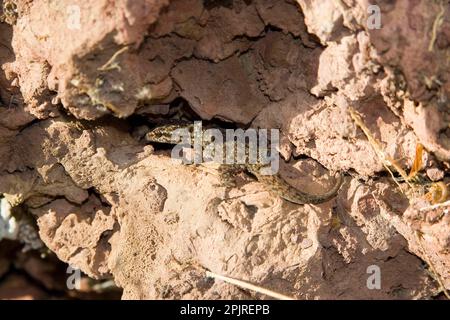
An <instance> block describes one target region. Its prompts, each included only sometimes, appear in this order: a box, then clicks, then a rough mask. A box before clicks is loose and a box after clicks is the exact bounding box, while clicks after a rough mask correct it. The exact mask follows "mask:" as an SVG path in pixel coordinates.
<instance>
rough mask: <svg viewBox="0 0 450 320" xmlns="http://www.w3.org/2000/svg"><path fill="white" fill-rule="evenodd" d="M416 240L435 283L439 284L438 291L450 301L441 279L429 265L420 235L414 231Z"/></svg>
mask: <svg viewBox="0 0 450 320" xmlns="http://www.w3.org/2000/svg"><path fill="white" fill-rule="evenodd" d="M416 238H417V242H418V244H419V247H420V250H422V254H423V257H424V260H425V262H426V263H427V264H428V265H429V266H430V270H431V272H432V273H433V276H434V278H435V279H436V281H437V282H438V284H439V290H441V292H443V293H444V295H445V296H446V297H447V299H449V300H450V295H449V293H448V291H447V289H446V288H445V286H444V283H443V281H442V279H441V277H440V276H439V274H438V273H437V272H436V269H435V268H434V265H433V264H432V263H431V260H430V259H429V258H428V256H427V254H426V251H425V248H424V247H423V243H422V235H421V234H420V232H419V231H416Z"/></svg>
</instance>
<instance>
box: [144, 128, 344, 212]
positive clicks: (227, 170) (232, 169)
mask: <svg viewBox="0 0 450 320" xmlns="http://www.w3.org/2000/svg"><path fill="white" fill-rule="evenodd" d="M182 128H186V129H188V130H190V131H191V132H192V128H193V126H192V123H191V124H186V123H176V122H175V123H168V124H163V125H160V126H157V127H156V128H154V129H152V130H151V131H149V132H148V133H147V134H146V136H145V139H146V140H147V141H148V142H153V143H167V144H175V143H177V142H173V141H172V133H173V131H174V130H177V129H182ZM224 148H225V145H224ZM265 166H267V165H262V164H250V163H245V164H221V166H220V168H219V172H220V174H221V177H222V180H223V183H224V185H226V186H234V176H235V174H236V172H238V171H247V172H248V173H250V174H251V175H253V176H254V177H255V178H256V179H257V180H258V181H259V182H261V183H263V184H264V185H266V186H267V187H269V188H270V190H271V191H272V192H274V193H275V194H277V195H278V196H279V197H281V198H283V199H285V200H287V201H289V202H292V203H296V204H307V203H309V204H319V203H323V202H326V201H328V200H331V199H332V198H334V197H335V196H336V194H337V192H338V191H339V189H340V187H341V185H342V182H343V177H342V175H340V174H339V175H338V177H337V180H336V183H335V185H334V186H333V188H331V189H330V190H329V191H328V192H326V193H323V194H317V195H316V194H309V193H305V192H302V191H300V190H297V189H295V188H294V187H292V186H291V185H290V184H288V183H287V182H286V181H285V180H284V179H283V178H281V177H280V176H279V175H278V174H274V175H263V174H261V171H260V170H261V168H263V167H265Z"/></svg>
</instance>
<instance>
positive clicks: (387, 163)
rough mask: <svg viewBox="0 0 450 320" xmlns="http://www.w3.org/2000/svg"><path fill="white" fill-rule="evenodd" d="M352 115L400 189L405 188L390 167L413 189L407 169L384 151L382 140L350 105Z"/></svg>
mask: <svg viewBox="0 0 450 320" xmlns="http://www.w3.org/2000/svg"><path fill="white" fill-rule="evenodd" d="M349 112H350V116H351V117H352V119H353V121H354V122H355V123H356V125H357V126H358V127H359V128H360V129H361V130H362V131H363V132H364V134H365V135H366V137H367V140H368V141H369V143H370V144H371V145H372V147H373V149H374V151H375V153H376V154H377V156H378V158H379V159H380V160H381V162H382V164H383V166H384V167H385V168H386V170H387V171H388V172H389V173H390V175H391V177H392V179H394V182H395V183H396V184H397V185H398V187H399V188H400V191H401V192H402V193H404V192H403V190H402V188H401V186H400V184H399V183H398V182H397V179H395V176H394V173H393V172H392V170H391V169H390V167H392V168H394V169H395V170H396V171H397V172H398V173H399V174H400V176H401V177H402V178H403V179H404V180H405V182H406V183H407V184H408V185H409V187H410V188H411V189H412V188H413V186H412V185H411V184H410V182H409V178H408V174H407V173H406V171H405V170H403V169H402V168H401V167H400V166H399V165H398V164H397V163H396V162H395V160H394V159H393V158H392V157H390V156H389V155H388V154H386V153H385V152H384V151H383V148H382V146H381V144H380V142H379V141H378V140H377V139H376V138H375V137H374V136H373V134H372V133H371V132H370V130H369V128H367V126H366V125H365V124H364V121H363V120H362V118H361V116H360V115H359V114H358V113H357V112H356V110H355V109H353V108H352V107H349Z"/></svg>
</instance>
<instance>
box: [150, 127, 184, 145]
mask: <svg viewBox="0 0 450 320" xmlns="http://www.w3.org/2000/svg"><path fill="white" fill-rule="evenodd" d="M177 130H180V132H177ZM181 130H184V132H181ZM190 133H191V128H190V127H183V126H180V125H177V124H166V125H163V126H158V127H156V128H153V129H152V130H150V131H149V132H147V134H146V135H145V139H146V140H147V141H148V142H155V143H168V144H176V143H178V142H179V140H180V136H181V135H183V134H190Z"/></svg>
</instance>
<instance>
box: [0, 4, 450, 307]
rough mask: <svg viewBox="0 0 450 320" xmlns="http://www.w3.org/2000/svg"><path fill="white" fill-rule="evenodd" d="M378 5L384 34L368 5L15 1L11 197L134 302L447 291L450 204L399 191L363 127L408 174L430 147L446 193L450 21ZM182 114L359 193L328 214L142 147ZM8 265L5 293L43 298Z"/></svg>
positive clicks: (418, 8)
mask: <svg viewBox="0 0 450 320" xmlns="http://www.w3.org/2000/svg"><path fill="white" fill-rule="evenodd" d="M377 2H378V5H379V8H380V9H381V11H380V12H381V28H380V29H375V30H370V29H369V28H368V27H367V23H366V22H367V19H368V18H369V17H368V11H367V8H368V6H369V3H368V1H366V0H342V1H333V0H298V3H297V2H295V1H293V0H284V1H280V0H253V1H247V0H226V1H212V0H204V1H202V0H188V1H186V0H171V1H169V0H120V1H110V0H101V1H82V0H75V1H73V0H71V1H66V0H61V1H53V2H51V3H50V4H49V3H48V2H47V1H43V0H35V1H27V0H17V1H15V3H16V5H17V12H16V16H15V17H9V18H10V19H8V20H6V22H9V23H10V24H7V23H6V22H4V23H1V24H0V41H1V46H0V57H1V60H0V63H1V67H2V72H1V73H0V98H1V100H0V193H1V194H4V195H5V197H7V198H8V199H13V200H11V201H12V202H14V203H13V204H14V205H15V206H17V207H20V208H21V209H22V210H25V211H26V212H27V213H28V214H30V215H31V216H32V217H33V218H34V219H35V220H36V223H37V226H38V228H39V234H40V237H41V239H42V241H43V242H44V243H45V245H46V246H47V247H48V249H49V250H51V251H52V252H54V253H55V254H56V255H57V257H58V258H59V259H60V260H62V261H64V262H66V263H68V264H70V265H73V266H76V267H78V268H80V269H81V270H82V271H83V272H84V273H86V274H87V275H89V276H90V277H92V278H96V279H113V280H114V282H115V284H116V285H118V286H119V287H121V288H123V296H122V298H124V299H154V298H157V299H170V298H177V299H179V298H183V299H185V298H190V299H196V298H198V299H207V298H214V299H237V298H267V297H266V296H263V295H261V294H258V293H256V292H253V291H249V290H242V289H239V288H237V287H235V286H232V285H230V284H227V283H224V282H221V281H218V280H214V279H212V278H208V277H206V276H205V272H206V271H212V272H214V273H217V274H221V275H225V276H228V277H232V278H236V279H242V280H246V281H249V282H252V283H254V284H257V285H259V286H261V287H264V288H268V289H271V290H273V291H276V292H279V293H283V294H285V295H289V296H292V297H294V298H299V299H355V298H359V299H373V298H380V299H419V298H423V299H429V298H433V297H436V296H438V295H439V294H441V291H442V290H443V289H444V288H442V287H441V286H440V285H439V281H441V282H442V283H443V285H444V286H445V288H447V289H449V290H450V268H449V266H450V254H449V248H450V237H449V235H450V220H449V219H450V218H449V214H448V209H449V206H446V207H445V206H443V207H438V208H436V209H429V210H428V209H426V210H423V209H424V207H427V206H429V205H430V203H429V202H428V201H427V198H426V197H424V196H423V194H420V195H418V196H416V197H414V201H412V200H411V199H408V197H407V196H406V195H405V194H404V193H402V192H400V191H399V189H398V187H397V186H396V184H395V183H394V181H393V179H392V178H391V177H390V176H389V174H387V173H386V170H385V168H384V166H383V163H382V162H381V160H380V158H379V157H378V155H377V153H376V150H375V149H374V148H373V144H371V143H370V141H369V140H368V139H367V137H366V136H365V135H364V133H363V132H362V131H361V129H360V128H359V127H358V126H357V125H356V124H355V122H354V121H353V120H352V118H351V117H350V115H349V110H350V108H352V109H354V110H356V111H357V112H358V113H359V114H360V115H361V116H362V119H363V121H364V123H365V125H366V126H367V128H368V129H369V130H370V132H371V133H372V134H373V136H374V137H375V138H376V139H377V140H378V141H379V144H380V146H381V147H382V149H383V150H384V152H385V154H386V155H388V156H389V157H391V158H393V159H396V160H397V161H396V163H397V164H398V165H399V166H400V167H402V168H404V170H407V169H408V168H411V166H412V165H413V162H414V159H415V154H416V146H417V144H418V143H421V144H422V145H424V146H425V149H426V151H427V152H426V157H424V159H425V160H424V161H423V165H422V167H421V168H420V170H421V171H422V172H426V173H427V174H428V176H429V178H430V179H431V180H433V181H443V183H444V184H446V183H448V182H449V180H450V179H449V178H450V176H449V174H448V168H449V165H450V151H449V150H450V112H449V110H450V109H449V95H450V79H448V75H449V74H450V73H449V71H450V70H449V69H450V66H449V58H448V57H449V52H450V51H449V47H450V31H449V30H450V8H449V7H448V4H447V3H446V2H445V1H441V2H439V1H433V2H431V3H430V1H426V0H417V1H408V0H396V1H377ZM12 18H14V19H12ZM180 113H181V114H183V115H185V116H186V115H187V116H192V115H194V117H195V118H196V119H203V120H206V121H210V120H211V121H217V122H220V123H228V124H230V123H233V124H236V125H238V126H242V127H248V126H250V127H254V128H277V129H280V132H281V139H280V141H281V146H280V153H281V155H282V157H283V159H284V160H285V161H281V175H282V176H283V177H285V178H286V180H288V181H289V182H290V183H291V184H292V185H294V186H296V187H297V188H298V189H301V190H306V191H308V192H311V193H321V192H324V191H326V190H327V189H328V188H330V186H331V185H332V183H333V181H332V180H333V179H332V178H328V177H329V176H330V175H329V171H328V170H331V171H341V172H344V173H346V177H345V183H344V185H343V187H342V188H341V190H340V191H339V193H338V195H337V197H336V198H334V199H333V200H331V201H329V202H327V203H324V204H321V205H308V204H306V205H295V204H291V203H288V202H286V201H284V200H282V199H280V198H279V197H277V196H275V195H273V194H271V193H270V192H269V191H268V189H267V187H266V186H264V185H263V184H261V183H259V182H257V181H255V180H254V179H252V178H251V177H248V176H246V175H240V176H238V177H237V186H236V187H235V188H231V189H229V188H225V187H224V186H222V185H221V184H220V182H221V181H220V179H219V177H218V175H217V174H215V173H216V172H215V171H214V170H211V169H206V168H202V167H193V166H184V165H181V164H180V163H178V162H176V161H172V160H171V159H170V153H169V151H168V150H166V149H160V148H157V147H154V146H152V145H149V144H146V143H145V142H144V141H143V140H142V139H140V137H141V136H142V132H141V131H142V130H144V131H145V129H146V128H148V127H151V125H152V123H153V122H154V121H155V119H160V118H164V117H175V116H177V115H180ZM327 169H328V170H327ZM11 261H12V260H11V259H9V258H3V257H2V254H1V251H0V295H2V294H3V292H13V291H12V290H13V289H14V290H16V289H15V288H19V287H27V290H26V291H22V292H21V293H18V294H17V295H16V296H17V297H20V296H21V295H22V296H27V297H28V296H34V297H46V293H45V291H42V288H34V284H29V285H28V284H27V280H26V279H21V280H18V279H17V277H18V275H16V274H12V273H8V271H7V270H9V268H10V267H9V265H10V264H11ZM35 263H38V262H35ZM22 265H23V267H24V268H28V267H27V263H23V264H22ZM370 266H377V267H379V269H380V271H381V279H382V280H381V281H382V282H381V288H379V289H369V288H368V286H367V281H368V277H369V276H370V273H368V268H369V267H370ZM29 268H31V267H29ZM30 270H31V269H30ZM29 272H30V273H31V274H33V271H32V270H31V271H29ZM5 274H6V276H4V275H5ZM2 277H3V278H2ZM38 277H39V276H38ZM39 278H41V277H39ZM438 280H439V281H438ZM43 281H44V283H45V281H46V280H45V279H44V280H43ZM46 285H47V286H48V287H51V286H52V285H54V284H52V283H50V282H49V283H47V284H46ZM44 286H45V285H44ZM5 288H6V289H5ZM11 288H13V289H11ZM5 290H6V291H5ZM52 290H53V289H52Z"/></svg>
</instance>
